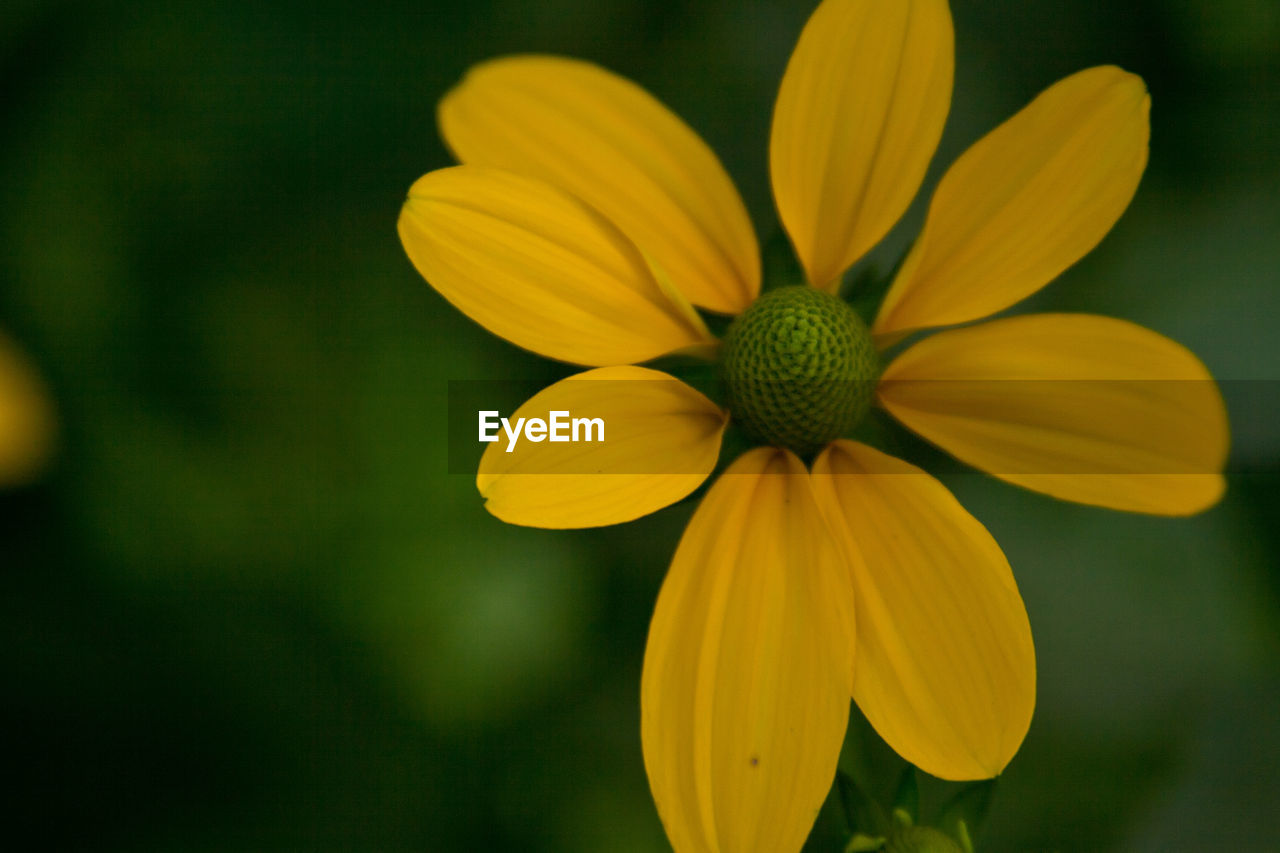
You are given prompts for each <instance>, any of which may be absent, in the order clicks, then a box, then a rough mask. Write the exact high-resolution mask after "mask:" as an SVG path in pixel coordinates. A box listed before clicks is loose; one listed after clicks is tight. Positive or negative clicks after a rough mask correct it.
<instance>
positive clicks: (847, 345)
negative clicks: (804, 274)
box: [723, 286, 879, 455]
mask: <svg viewBox="0 0 1280 853" xmlns="http://www.w3.org/2000/svg"><path fill="white" fill-rule="evenodd" d="M723 359H724V361H723V371H724V378H725V381H726V384H727V386H728V393H729V409H730V411H731V412H732V414H733V418H734V420H735V421H736V422H737V423H738V424H740V425H741V426H742V427H743V428H744V429H745V430H746V431H747V432H748V433H749V434H750V435H751V436H752V437H753V438H755V439H757V440H759V441H761V442H764V443H766V444H773V445H776V446H779V447H788V448H790V449H792V450H794V451H796V452H797V453H799V454H801V455H805V454H810V453H813V452H815V451H817V450H819V449H821V448H822V446H823V445H825V444H826V443H827V442H829V441H832V440H833V439H836V438H839V437H840V436H842V435H846V434H847V433H848V432H849V431H850V430H852V429H853V428H854V427H855V426H857V425H858V422H859V421H860V420H862V417H863V415H865V414H866V411H867V407H868V406H869V405H870V403H871V394H872V392H873V390H874V388H875V380H876V376H877V375H878V373H879V361H878V359H877V357H876V349H875V346H874V344H873V343H872V341H871V334H870V332H868V331H867V327H866V324H864V323H863V322H862V320H861V318H859V317H858V315H857V314H856V313H854V311H853V309H852V308H850V307H849V306H848V305H847V304H845V303H844V302H842V301H841V300H840V299H838V298H836V297H834V296H832V295H831V294H829V293H826V292H824V291H821V290H817V289H815V288H812V287H806V286H792V287H780V288H778V289H777V290H773V291H770V292H768V293H766V294H765V295H764V296H761V297H760V298H759V299H757V300H756V301H755V303H754V304H752V306H751V307H750V308H748V309H747V310H746V311H745V312H743V313H742V314H741V315H739V316H738V317H737V319H735V320H734V321H733V324H732V325H730V326H729V331H728V333H727V334H726V335H725V339H724V350H723Z"/></svg>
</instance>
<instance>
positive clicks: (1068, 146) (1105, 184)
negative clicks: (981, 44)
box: [873, 66, 1151, 338]
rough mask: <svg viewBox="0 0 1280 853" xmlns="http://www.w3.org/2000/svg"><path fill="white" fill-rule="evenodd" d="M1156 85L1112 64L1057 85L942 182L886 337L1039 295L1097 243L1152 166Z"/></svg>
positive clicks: (884, 310)
mask: <svg viewBox="0 0 1280 853" xmlns="http://www.w3.org/2000/svg"><path fill="white" fill-rule="evenodd" d="M1150 109H1151V99H1150V97H1148V95H1147V88H1146V85H1145V84H1144V83H1143V82H1142V78H1141V77H1137V76H1135V75H1133V74H1130V73H1128V72H1126V71H1123V70H1121V69H1119V68H1116V67H1114V66H1102V67H1098V68H1091V69H1088V70H1087V71H1081V72H1079V73H1077V74H1073V75H1072V76H1070V77H1067V78H1066V79H1064V80H1061V81H1059V82H1058V83H1055V84H1054V85H1053V86H1050V87H1049V88H1048V89H1046V90H1045V91H1044V92H1042V93H1041V94H1040V96H1039V97H1037V98H1036V99H1035V100H1034V101H1032V102H1031V103H1030V104H1029V105H1028V106H1026V107H1025V108H1024V109H1023V110H1022V111H1021V112H1019V113H1018V114H1017V115H1015V116H1014V117H1013V118H1011V119H1009V120H1008V121H1006V122H1005V123H1004V124H1002V125H1000V126H999V127H998V128H996V129H995V130H993V131H992V132H991V133H989V134H987V135H986V136H985V137H983V138H982V139H981V140H979V141H978V142H977V143H976V144H975V145H974V146H973V147H972V148H970V149H969V150H968V151H966V152H965V153H964V154H963V155H962V156H961V157H960V159H959V160H957V161H956V162H955V164H954V165H953V166H952V167H951V168H950V169H949V170H948V171H947V173H946V175H944V176H943V178H942V181H941V183H939V184H938V189H937V191H936V192H935V193H934V195H933V200H932V202H931V203H930V205H929V213H928V217H927V218H926V220H925V226H924V230H923V231H922V232H921V234H920V237H919V239H918V240H917V241H916V244H915V246H914V247H912V250H911V253H910V254H909V255H908V257H907V260H906V261H905V262H904V263H903V265H902V269H901V270H900V272H899V273H898V277H897V279H896V280H895V281H894V283H893V286H892V287H891V288H890V289H889V293H888V294H887V295H886V297H885V301H884V304H883V305H881V307H880V315H879V317H878V318H877V319H876V322H875V326H874V328H873V331H874V332H875V333H876V335H877V336H880V337H881V338H889V337H891V336H893V335H896V334H900V333H902V332H906V331H910V330H912V329H918V328H924V327H928V326H945V325H951V324H954V323H966V322H968V321H970V320H977V319H980V318H982V317H986V316H989V315H991V314H994V313H995V312H997V311H1000V310H1002V309H1004V308H1007V307H1009V306H1010V305H1012V304H1014V303H1015V302H1017V301H1019V300H1021V299H1023V298H1025V297H1027V296H1030V295H1031V294H1032V293H1034V292H1035V291H1037V290H1039V289H1040V288H1041V287H1043V286H1044V285H1046V284H1048V283H1049V281H1051V280H1052V279H1053V278H1055V277H1056V276H1057V275H1058V274H1059V273H1061V272H1062V271H1063V270H1065V269H1066V268H1067V267H1069V266H1071V265H1072V264H1074V263H1075V262H1076V261H1077V260H1079V259H1080V258H1082V257H1083V256H1084V255H1085V254H1087V253H1088V252H1089V251H1090V250H1091V249H1093V247H1094V246H1096V245H1098V243H1099V241H1101V240H1102V238H1103V237H1104V236H1106V233H1107V232H1108V231H1110V230H1111V226H1113V225H1114V224H1115V222H1116V220H1117V219H1119V218H1120V215H1121V214H1122V213H1124V210H1125V208H1126V207H1128V206H1129V201H1130V200H1131V199H1132V198H1133V194H1134V192H1135V191H1136V190H1137V188H1138V181H1139V180H1140V179H1141V178H1142V172H1143V170H1144V169H1145V168H1146V165H1147V139H1148V137H1149V135H1150V123H1149V120H1148V114H1149V112H1150Z"/></svg>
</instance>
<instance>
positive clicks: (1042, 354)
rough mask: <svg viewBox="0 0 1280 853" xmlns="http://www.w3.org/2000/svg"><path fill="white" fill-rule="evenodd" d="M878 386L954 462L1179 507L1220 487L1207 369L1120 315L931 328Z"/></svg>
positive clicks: (1220, 424) (1110, 499)
mask: <svg viewBox="0 0 1280 853" xmlns="http://www.w3.org/2000/svg"><path fill="white" fill-rule="evenodd" d="M878 394H879V398H880V401H881V403H882V404H883V405H884V407H885V408H886V409H888V410H889V411H890V412H891V413H892V414H893V415H894V417H896V418H897V419H898V420H900V421H902V423H904V424H906V425H907V426H908V427H910V428H911V429H912V430H914V431H915V432H917V433H919V434H920V435H922V436H924V437H925V438H927V439H928V440H929V441H932V442H933V443H934V444H937V445H938V446H939V447H941V448H943V449H944V450H946V451H948V452H949V453H951V454H953V455H954V456H956V457H957V458H959V459H961V460H963V461H965V462H967V463H969V464H970V465H974V466H976V467H978V468H981V469H982V470H984V471H987V472H988V473H990V474H993V475H995V476H997V477H999V478H1001V479H1003V480H1007V481H1009V482H1011V483H1017V484H1018V485H1021V486H1025V487H1027V488H1029V489H1035V490H1036V491H1040V492H1045V493H1047V494H1050V495H1054V496H1055V497H1059V498H1063V499H1065V500H1071V501H1078V502H1080V503H1086V504H1094V505H1096V506H1104V507H1110V508H1112V509H1122V510H1130V511H1133V512H1146V513H1155V514H1159V515H1187V514H1190V513H1194V512H1199V511H1200V510H1202V509H1205V508H1206V507H1208V506H1210V505H1212V504H1213V503H1215V502H1216V501H1217V500H1218V498H1219V497H1221V495H1222V492H1223V489H1224V488H1225V481H1224V480H1223V477H1222V475H1221V471H1222V469H1223V466H1224V464H1225V461H1226V456H1227V448H1228V444H1229V441H1230V437H1229V435H1228V429H1227V415H1226V409H1225V407H1224V406H1223V402H1222V396H1221V394H1220V393H1219V391H1218V387H1217V385H1216V384H1215V383H1214V381H1213V378H1212V377H1211V376H1210V375H1209V371H1208V370H1207V369H1206V368H1205V366H1204V365H1203V364H1202V363H1201V362H1200V360H1199V359H1197V358H1196V357H1195V356H1194V355H1192V354H1191V353H1190V352H1189V351H1188V350H1187V349H1186V348H1184V347H1182V346H1181V345H1179V344H1177V343H1174V342H1173V341H1171V340H1169V339H1168V338H1166V337H1164V336H1162V335H1158V334H1156V333H1155V332H1153V331H1151V330H1149V329H1144V328H1143V327H1141V326H1137V325H1134V324H1133V323H1128V322H1125V321H1123V320H1115V319H1111V318H1109V317H1097V316H1092V315H1087V314H1032V315H1028V316H1023V317H1012V318H1008V319H1003V320H992V321H991V322H988V323H982V324H979V325H977V326H971V327H968V328H964V329H955V330H951V331H945V332H939V333H937V334H935V335H933V336H931V337H928V338H925V339H924V340H923V341H921V342H920V343H918V344H916V345H915V346H913V347H911V348H910V349H908V350H907V351H906V352H904V353H903V354H902V355H901V356H899V357H898V358H897V359H896V360H895V361H894V362H893V363H892V364H890V365H889V367H888V368H887V369H886V370H885V372H884V375H883V377H882V380H881V383H880V387H879V390H878Z"/></svg>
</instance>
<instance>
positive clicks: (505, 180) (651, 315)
mask: <svg viewBox="0 0 1280 853" xmlns="http://www.w3.org/2000/svg"><path fill="white" fill-rule="evenodd" d="M398 227H399V231H400V240H401V242H402V243H403V244H404V248H405V251H406V252H407V253H408V254H409V259H410V260H412V261H413V265H414V266H415V267H417V269H418V272H420V273H421V274H422V276H423V277H424V278H425V279H426V280H427V281H428V282H430V283H431V286H432V287H434V288H435V289H436V290H438V291H439V292H440V293H441V295H443V296H444V298H445V299H448V300H449V301H450V302H451V303H453V305H454V306H455V307H456V308H458V310H460V311H462V312H463V313H464V314H466V315H467V316H468V317H470V318H471V319H473V320H475V321H476V322H477V323H479V324H480V325H482V326H484V327H485V328H486V329H488V330H489V331H491V332H493V333H494V334H496V335H500V336H502V337H504V338H506V339H507V340H509V341H511V342H512V343H514V344H517V345H518V346H522V347H524V348H525V349H529V350H532V351H533V352H536V353H539V354H541V355H545V356H549V357H550V358H558V359H560V360H562V361H568V362H572V363H574V364H588V365H609V364H628V363H631V362H637V361H645V360H647V359H651V358H656V357H657V356H660V355H664V354H666V353H670V352H673V351H676V350H680V349H684V348H688V347H694V346H699V345H704V344H706V343H708V342H710V341H711V336H710V334H709V333H708V332H707V331H706V328H705V327H703V326H701V323H700V322H699V321H697V320H696V318H695V316H694V315H693V314H692V312H690V311H685V310H682V308H681V307H680V306H679V305H677V304H676V303H675V302H674V301H673V300H672V299H671V298H670V297H669V296H668V295H667V294H665V293H664V292H663V290H662V288H661V287H660V286H659V284H658V283H657V282H656V281H655V280H654V277H653V274H652V272H651V271H650V269H649V266H648V264H647V262H646V261H645V259H644V257H643V256H642V255H641V254H640V252H639V251H637V250H636V247H635V246H634V245H632V243H631V242H630V241H629V240H627V238H626V237H624V236H623V235H622V233H621V232H619V231H618V229H617V228H616V227H614V226H613V225H612V224H611V223H610V222H608V221H607V220H606V219H605V218H604V217H602V216H600V215H599V214H598V213H596V212H595V211H593V210H591V209H590V208H589V207H587V206H586V205H585V204H583V203H582V202H581V201H578V200H577V199H576V198H574V197H572V196H570V195H569V194H568V193H565V192H564V191H562V190H559V189H556V188H555V187H552V186H551V185H550V184H545V183H542V182H540V181H535V180H531V179H529V178H525V177H521V176H518V175H513V174H511V173H509V172H502V171H498V170H494V169H482V168H479V167H475V166H456V167H454V168H451V169H441V170H439V171H436V172H430V173H428V174H426V175H423V176H422V177H421V178H419V179H418V180H417V182H415V183H414V185H413V187H412V188H411V189H410V190H409V200H408V201H406V202H405V205H404V209H403V210H402V211H401V213H400V222H399V226H398Z"/></svg>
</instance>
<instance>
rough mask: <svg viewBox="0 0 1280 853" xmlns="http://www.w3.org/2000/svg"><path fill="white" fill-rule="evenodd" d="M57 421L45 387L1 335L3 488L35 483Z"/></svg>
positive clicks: (0, 480) (0, 456)
mask: <svg viewBox="0 0 1280 853" xmlns="http://www.w3.org/2000/svg"><path fill="white" fill-rule="evenodd" d="M54 432H55V418H54V415H53V408H52V405H51V404H50V402H49V397H48V393H47V391H46V390H45V388H44V384H43V383H42V382H41V381H40V379H39V377H38V376H37V375H36V372H35V370H34V369H33V368H32V366H31V365H30V364H29V363H28V362H27V359H26V357H25V356H24V355H23V354H22V353H21V352H20V351H19V350H18V348H17V347H16V346H15V345H14V344H12V343H11V342H10V341H9V339H8V338H7V337H5V336H4V335H3V334H0V487H2V486H13V485H19V484H22V483H25V482H27V481H29V480H31V479H32V478H33V477H34V476H36V474H38V473H39V472H40V471H41V469H43V468H44V466H45V463H46V462H47V461H48V459H49V455H50V453H51V452H52V449H53V439H54Z"/></svg>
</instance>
